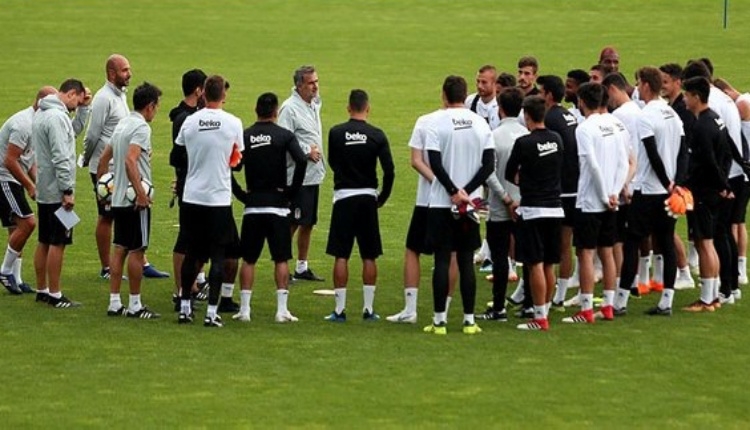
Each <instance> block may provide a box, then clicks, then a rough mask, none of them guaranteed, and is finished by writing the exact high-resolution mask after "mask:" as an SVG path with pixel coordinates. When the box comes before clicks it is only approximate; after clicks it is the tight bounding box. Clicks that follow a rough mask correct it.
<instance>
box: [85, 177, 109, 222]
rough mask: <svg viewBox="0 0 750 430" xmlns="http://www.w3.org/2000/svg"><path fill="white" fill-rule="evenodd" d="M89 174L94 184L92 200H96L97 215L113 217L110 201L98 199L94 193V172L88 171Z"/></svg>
mask: <svg viewBox="0 0 750 430" xmlns="http://www.w3.org/2000/svg"><path fill="white" fill-rule="evenodd" d="M89 175H91V183H92V184H94V201H95V202H96V211H97V213H98V214H99V216H101V217H104V218H108V219H113V218H114V215H113V214H112V204H111V202H104V201H100V200H99V197H98V194H97V193H96V173H89Z"/></svg>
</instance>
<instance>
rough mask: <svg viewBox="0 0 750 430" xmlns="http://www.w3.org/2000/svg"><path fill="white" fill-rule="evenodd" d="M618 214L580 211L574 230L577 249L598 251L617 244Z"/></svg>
mask: <svg viewBox="0 0 750 430" xmlns="http://www.w3.org/2000/svg"><path fill="white" fill-rule="evenodd" d="M616 229H617V212H612V211H605V212H594V213H590V212H581V211H580V210H579V211H578V215H577V217H576V226H575V230H574V233H573V235H574V237H575V246H576V248H577V249H596V248H600V247H610V246H614V244H615V236H616Z"/></svg>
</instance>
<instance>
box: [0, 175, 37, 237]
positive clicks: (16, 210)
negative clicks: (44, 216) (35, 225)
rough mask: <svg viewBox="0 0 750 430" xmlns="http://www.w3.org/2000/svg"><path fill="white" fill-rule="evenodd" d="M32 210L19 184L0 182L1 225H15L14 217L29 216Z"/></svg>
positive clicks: (31, 214) (32, 214)
mask: <svg viewBox="0 0 750 430" xmlns="http://www.w3.org/2000/svg"><path fill="white" fill-rule="evenodd" d="M32 216H34V212H33V211H32V210H31V207H30V206H29V202H28V201H26V192H25V191H24V189H23V186H22V185H21V184H17V183H15V182H0V220H2V223H3V227H12V226H14V225H16V223H15V220H14V219H13V218H14V217H18V218H29V217H32Z"/></svg>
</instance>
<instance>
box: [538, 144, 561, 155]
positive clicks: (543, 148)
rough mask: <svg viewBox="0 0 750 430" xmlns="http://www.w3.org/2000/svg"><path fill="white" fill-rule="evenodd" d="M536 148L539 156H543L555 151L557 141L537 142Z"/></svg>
mask: <svg viewBox="0 0 750 430" xmlns="http://www.w3.org/2000/svg"><path fill="white" fill-rule="evenodd" d="M536 149H538V150H539V156H540V157H544V156H545V155H550V154H554V153H555V152H557V142H545V143H537V144H536Z"/></svg>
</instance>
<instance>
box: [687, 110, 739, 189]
mask: <svg viewBox="0 0 750 430" xmlns="http://www.w3.org/2000/svg"><path fill="white" fill-rule="evenodd" d="M691 135H692V137H691V139H690V142H689V148H690V160H689V164H688V165H689V167H688V179H687V186H688V188H689V189H690V190H691V191H693V193H694V194H696V195H705V194H708V193H717V192H721V191H722V190H726V189H729V183H728V175H729V168H730V166H731V165H732V152H731V148H730V147H729V145H730V143H729V132H728V131H727V127H726V125H724V122H723V121H722V120H721V118H719V115H718V114H717V113H716V112H714V111H713V110H711V109H706V110H704V111H703V112H701V113H700V114H699V115H698V118H697V119H696V120H695V122H694V123H693V125H692V129H691Z"/></svg>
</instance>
